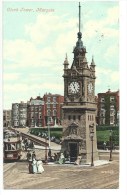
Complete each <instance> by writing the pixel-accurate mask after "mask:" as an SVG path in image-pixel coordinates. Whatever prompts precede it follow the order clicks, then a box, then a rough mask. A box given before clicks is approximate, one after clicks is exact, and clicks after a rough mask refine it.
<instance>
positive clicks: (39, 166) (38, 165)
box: [37, 160, 44, 173]
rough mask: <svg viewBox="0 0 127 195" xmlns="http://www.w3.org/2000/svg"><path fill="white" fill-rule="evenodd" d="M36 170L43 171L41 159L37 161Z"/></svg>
mask: <svg viewBox="0 0 127 195" xmlns="http://www.w3.org/2000/svg"><path fill="white" fill-rule="evenodd" d="M37 170H38V173H42V172H43V171H44V168H43V163H42V161H41V160H38V161H37Z"/></svg>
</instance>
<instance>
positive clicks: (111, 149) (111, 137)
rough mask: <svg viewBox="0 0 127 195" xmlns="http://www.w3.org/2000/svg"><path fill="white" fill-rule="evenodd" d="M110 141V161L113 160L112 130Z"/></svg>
mask: <svg viewBox="0 0 127 195" xmlns="http://www.w3.org/2000/svg"><path fill="white" fill-rule="evenodd" d="M109 141H110V158H109V161H112V130H110V133H109Z"/></svg>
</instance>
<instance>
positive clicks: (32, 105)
mask: <svg viewBox="0 0 127 195" xmlns="http://www.w3.org/2000/svg"><path fill="white" fill-rule="evenodd" d="M27 115H28V117H27V118H28V126H29V127H44V126H45V104H44V101H43V98H41V97H40V96H37V97H36V98H35V99H34V98H31V99H30V101H29V102H27Z"/></svg>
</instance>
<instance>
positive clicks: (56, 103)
mask: <svg viewBox="0 0 127 195" xmlns="http://www.w3.org/2000/svg"><path fill="white" fill-rule="evenodd" d="M43 99H44V102H45V124H46V126H47V124H48V120H50V121H49V122H50V125H52V126H54V125H61V120H62V109H61V108H62V105H63V101H64V97H63V96H61V95H59V94H51V93H46V94H44V96H43Z"/></svg>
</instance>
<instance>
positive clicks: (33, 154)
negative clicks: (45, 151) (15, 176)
mask: <svg viewBox="0 0 127 195" xmlns="http://www.w3.org/2000/svg"><path fill="white" fill-rule="evenodd" d="M33 159H36V154H35V151H33V153H32V160H33Z"/></svg>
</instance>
